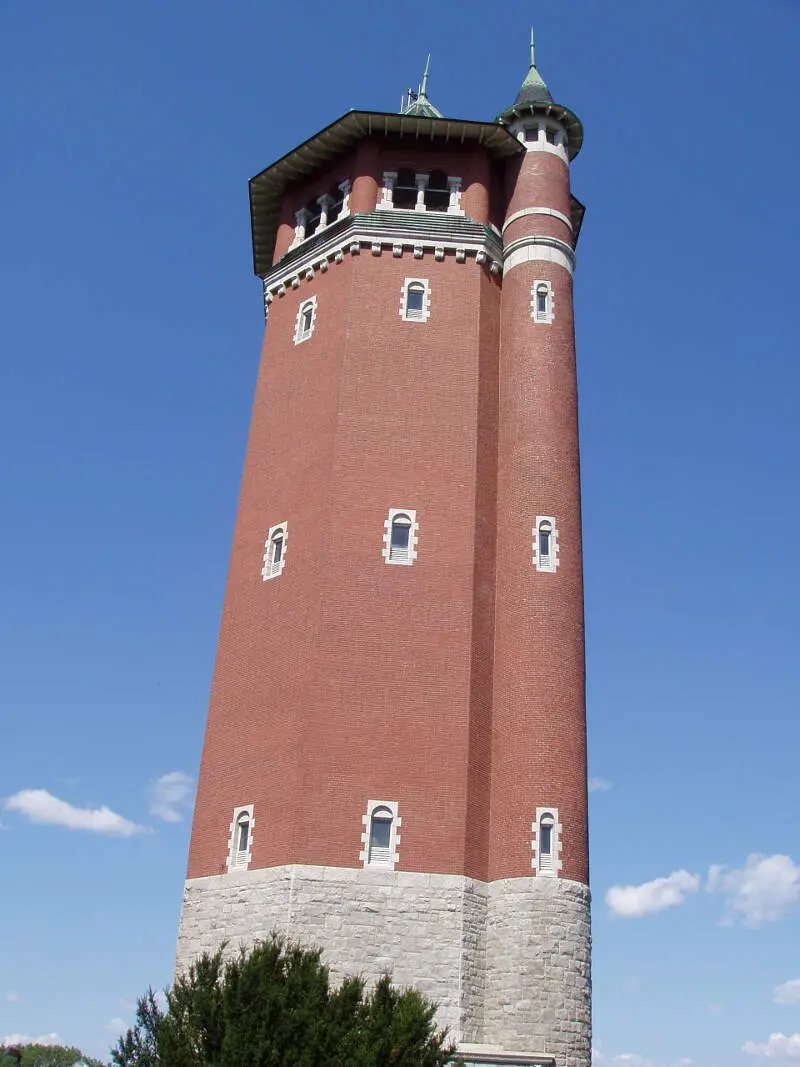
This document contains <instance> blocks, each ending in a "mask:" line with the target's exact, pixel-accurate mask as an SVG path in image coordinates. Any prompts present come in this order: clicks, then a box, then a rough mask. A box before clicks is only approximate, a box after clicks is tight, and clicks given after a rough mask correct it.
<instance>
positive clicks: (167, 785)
mask: <svg viewBox="0 0 800 1067" xmlns="http://www.w3.org/2000/svg"><path fill="white" fill-rule="evenodd" d="M148 791H149V793H150V814H151V815H157V816H158V818H159V819H163V820H164V822H180V821H181V820H182V819H183V813H182V811H181V810H180V809H181V808H189V807H190V806H191V803H192V794H193V792H194V782H193V780H192V779H191V777H190V776H189V775H188V774H184V773H183V771H170V773H169V774H162V775H161V777H160V778H156V780H155V781H154V782H151V783H150V787H149V790H148Z"/></svg>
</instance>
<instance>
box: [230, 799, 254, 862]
mask: <svg viewBox="0 0 800 1067" xmlns="http://www.w3.org/2000/svg"><path fill="white" fill-rule="evenodd" d="M254 825H255V818H254V816H253V805H252V804H245V805H243V806H242V807H240V808H234V809H233V819H232V821H231V824H230V836H229V838H228V870H229V871H246V870H247V868H248V867H249V866H250V858H251V854H252V850H253V826H254Z"/></svg>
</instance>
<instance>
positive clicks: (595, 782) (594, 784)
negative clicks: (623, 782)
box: [589, 778, 614, 793]
mask: <svg viewBox="0 0 800 1067" xmlns="http://www.w3.org/2000/svg"><path fill="white" fill-rule="evenodd" d="M613 785H614V783H613V782H609V780H608V778H590V779H589V792H590V793H607V792H608V791H609V789H612V788H613Z"/></svg>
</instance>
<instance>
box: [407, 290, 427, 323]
mask: <svg viewBox="0 0 800 1067" xmlns="http://www.w3.org/2000/svg"><path fill="white" fill-rule="evenodd" d="M424 310H425V286H424V285H423V284H422V282H411V283H410V284H409V286H408V289H407V290H406V318H407V319H421V318H422V313H423V311H424Z"/></svg>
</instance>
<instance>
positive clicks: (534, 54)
mask: <svg viewBox="0 0 800 1067" xmlns="http://www.w3.org/2000/svg"><path fill="white" fill-rule="evenodd" d="M531 66H532V67H535V66H536V49H535V47H534V43H533V26H531Z"/></svg>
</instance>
